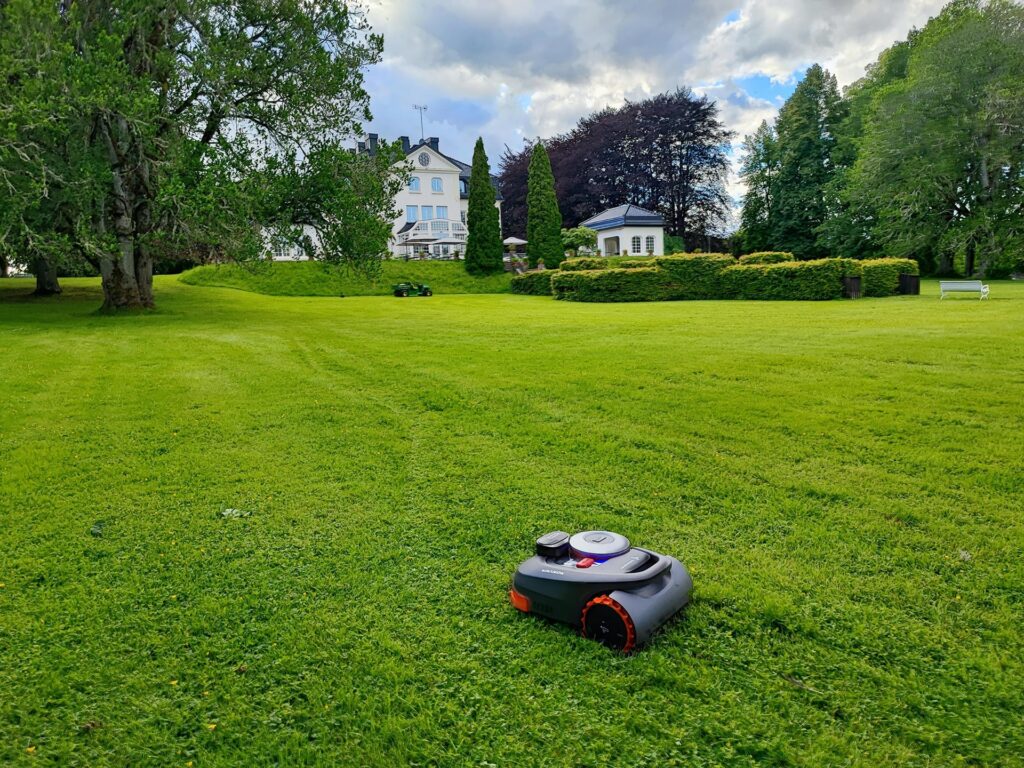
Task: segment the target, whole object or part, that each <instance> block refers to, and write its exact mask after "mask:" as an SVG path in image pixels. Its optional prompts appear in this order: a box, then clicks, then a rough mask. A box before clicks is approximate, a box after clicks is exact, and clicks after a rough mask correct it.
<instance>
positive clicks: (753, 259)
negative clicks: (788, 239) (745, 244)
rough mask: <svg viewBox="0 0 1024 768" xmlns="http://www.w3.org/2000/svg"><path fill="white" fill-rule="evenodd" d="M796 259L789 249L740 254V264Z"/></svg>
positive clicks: (776, 262)
mask: <svg viewBox="0 0 1024 768" xmlns="http://www.w3.org/2000/svg"><path fill="white" fill-rule="evenodd" d="M784 261H794V259H793V254H792V253H788V252H787V251H759V252H757V253H748V254H747V255H746V256H740V264H781V263H782V262H784Z"/></svg>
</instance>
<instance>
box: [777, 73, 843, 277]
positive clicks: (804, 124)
mask: <svg viewBox="0 0 1024 768" xmlns="http://www.w3.org/2000/svg"><path fill="white" fill-rule="evenodd" d="M842 111H843V104H842V100H841V98H840V96H839V86H838V84H837V83H836V77H835V75H833V74H832V73H830V72H829V71H828V70H827V69H823V68H822V67H821V66H820V65H818V64H815V65H814V66H813V67H811V68H810V69H808V70H807V74H806V75H805V76H804V79H803V80H802V81H801V82H800V85H798V86H797V87H796V90H795V91H793V95H792V96H790V97H789V99H788V100H787V101H786V103H785V104H784V105H783V107H782V109H781V110H780V111H779V119H778V121H777V123H776V131H777V134H778V139H777V142H778V143H777V146H778V161H779V172H778V186H777V190H778V194H777V197H776V199H775V200H774V210H773V212H772V219H773V222H772V227H771V240H772V244H773V246H774V249H775V250H779V251H789V252H791V253H794V254H796V256H797V257H798V258H801V259H814V258H819V257H821V256H827V255H828V254H827V253H825V249H824V247H823V244H821V243H819V242H818V230H819V228H820V227H821V226H822V224H823V223H824V222H825V219H826V217H827V214H828V211H827V200H826V194H825V192H826V188H827V185H828V183H829V182H830V181H831V180H832V178H833V176H834V175H835V166H834V164H833V160H832V154H833V148H834V146H835V135H836V130H835V129H836V126H837V125H838V123H839V121H840V120H841V118H842Z"/></svg>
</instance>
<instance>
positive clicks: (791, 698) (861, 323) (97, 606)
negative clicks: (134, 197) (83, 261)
mask: <svg viewBox="0 0 1024 768" xmlns="http://www.w3.org/2000/svg"><path fill="white" fill-rule="evenodd" d="M65 283H66V285H67V286H68V289H67V291H66V293H65V295H64V296H63V297H61V298H57V299H50V300H43V301H33V300H27V299H24V298H21V297H20V294H23V293H24V292H26V291H27V290H28V289H29V284H28V283H27V282H26V281H13V280H7V281H0V328H2V334H3V336H2V338H3V340H4V346H3V357H2V361H3V362H2V366H0V392H2V394H3V398H4V399H3V406H2V408H0V521H2V528H0V585H2V586H0V692H2V693H0V764H5V765H8V764H12V765H19V764H22V765H34V766H41V765H53V766H105V765H114V766H149V765H153V766H186V765H190V764H191V765H193V766H195V768H204V767H205V766H264V765H266V766H270V765H280V766H285V765H287V766H292V765H324V766H333V765H351V766H399V765H419V766H427V765H437V766H463V765H465V766H595V767H597V766H638V767H639V766H703V765H755V764H760V765H801V766H822V765H844V766H848V765H858V766H879V765H921V766H945V765H956V766H960V765H964V766H966V765H1002V766H1012V765H1021V762H1022V759H1021V755H1024V629H1022V621H1024V611H1022V608H1024V605H1022V603H1024V560H1022V555H1021V553H1022V549H1024V521H1022V513H1024V469H1022V463H1024V462H1022V458H1024V406H1022V403H1024V284H1020V283H1018V284H1011V283H995V284H993V286H992V295H993V298H992V299H991V300H990V301H988V302H979V301H978V300H976V299H969V298H955V299H951V300H947V301H943V302H941V303H940V302H939V300H938V298H937V286H936V284H935V283H934V282H926V284H925V287H924V293H925V295H923V296H921V297H904V298H892V299H862V300H858V301H834V302H827V303H789V302H763V303H753V302H736V301H734V302H690V303H653V304H642V305H640V304H633V305H605V304H572V303H564V302H557V301H553V300H551V299H547V298H534V297H522V296H513V295H508V294H501V295H489V296H444V295H437V296H434V297H433V298H431V299H417V300H408V299H407V300H398V299H393V298H374V297H366V298H345V299H338V298H274V297H267V296H261V295H257V294H255V293H245V292H240V291H234V290H223V289H214V288H197V287H192V286H188V285H184V284H181V283H179V282H178V281H177V280H176V279H174V278H158V284H157V299H158V302H159V306H160V309H159V311H158V312H156V313H153V314H149V315H143V316H131V317H109V316H100V315H96V314H94V310H95V309H96V307H98V306H99V303H100V300H99V295H98V292H97V288H96V285H95V281H90V280H78V281H75V280H68V281H65ZM229 508H230V509H236V510H242V513H244V515H247V516H239V517H231V516H228V517H225V516H224V515H223V511H224V510H225V509H229ZM591 527H595V528H611V529H613V530H618V531H620V532H622V533H624V534H626V535H627V536H629V537H630V539H632V540H633V541H634V542H635V543H637V544H641V545H646V546H649V547H652V548H654V549H657V550H660V551H663V552H667V553H671V554H675V555H678V556H679V557H680V558H681V559H682V560H683V561H684V562H686V563H687V565H688V566H689V567H690V569H691V571H692V573H693V577H694V582H695V593H694V602H693V603H692V605H691V606H690V607H689V608H688V609H687V610H686V611H685V613H684V614H683V615H682V617H681V619H680V620H678V621H676V622H674V623H672V624H671V625H670V626H669V627H668V628H667V629H666V631H664V632H662V633H661V634H660V635H659V636H658V637H657V638H656V640H655V642H654V643H653V644H652V645H651V646H650V647H649V648H648V649H647V650H645V651H643V652H641V653H638V654H636V655H633V656H630V657H621V656H618V655H615V654H613V653H610V652H609V651H607V650H606V649H604V648H603V647H601V646H599V645H597V644H594V643H591V642H588V641H585V640H583V639H581V638H578V637H577V636H575V635H574V634H573V633H572V632H571V631H570V630H569V629H567V628H564V627H560V626H556V625H550V624H546V623H544V622H543V621H540V620H537V619H534V618H532V617H527V616H523V615H521V614H518V613H517V612H516V611H514V610H513V609H512V608H511V607H510V606H509V605H508V601H507V588H508V585H509V579H510V576H511V574H512V572H513V570H514V568H515V566H516V565H517V563H518V562H519V561H520V560H521V559H523V558H525V557H526V556H528V555H529V554H530V552H531V545H532V542H533V539H534V538H535V537H536V536H537V535H539V534H541V533H544V532H546V531H548V530H551V529H555V528H562V529H565V530H569V531H574V530H580V529H584V528H591Z"/></svg>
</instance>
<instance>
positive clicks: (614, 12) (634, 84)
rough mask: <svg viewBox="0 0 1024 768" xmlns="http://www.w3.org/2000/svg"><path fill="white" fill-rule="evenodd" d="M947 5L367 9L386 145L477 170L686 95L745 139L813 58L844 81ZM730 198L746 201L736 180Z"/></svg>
mask: <svg viewBox="0 0 1024 768" xmlns="http://www.w3.org/2000/svg"><path fill="white" fill-rule="evenodd" d="M942 5H943V0H445V2H437V1H436V0H368V6H369V8H368V9H369V16H370V22H371V24H372V26H373V27H374V29H375V30H376V31H378V32H381V33H382V34H383V35H384V61H383V62H382V63H381V64H379V65H377V66H375V67H373V68H371V70H370V72H369V74H368V78H367V80H368V89H369V92H370V95H371V99H372V102H371V108H372V110H373V113H374V120H373V122H372V123H371V124H370V126H368V129H369V130H371V131H375V132H377V133H380V134H381V135H382V136H385V137H387V138H396V137H398V136H399V135H403V134H404V135H408V136H410V137H412V138H413V139H414V140H415V139H418V138H419V135H420V127H419V114H418V113H417V112H416V111H415V110H414V109H413V104H426V105H427V106H428V110H427V112H426V114H425V126H424V130H425V133H426V135H427V136H438V137H440V139H441V149H442V151H445V152H446V153H447V154H450V155H453V156H454V157H457V158H459V159H463V160H466V161H468V160H469V159H470V158H471V156H472V149H473V142H474V141H475V140H476V137H477V136H483V137H484V142H485V144H486V147H487V150H488V155H489V156H490V158H491V163H492V167H494V166H496V165H497V161H498V158H499V157H500V155H501V151H502V149H503V148H504V146H505V145H506V144H507V145H508V146H510V147H513V148H518V147H520V146H521V145H522V142H523V139H524V138H533V137H536V136H541V137H546V136H551V135H552V134H555V133H559V132H562V131H565V130H566V129H568V128H570V127H571V126H572V125H573V124H575V122H576V121H577V120H578V119H579V118H580V117H582V116H584V115H586V114H589V113H590V112H593V111H595V110H598V109H601V108H603V107H605V106H618V105H620V104H622V103H623V101H625V100H627V99H633V100H635V99H641V98H644V97H646V96H648V95H652V94H656V93H659V92H662V91H666V90H669V89H672V88H675V87H676V86H689V87H691V88H693V89H694V90H696V91H698V92H701V93H706V94H707V95H709V96H710V97H712V98H714V99H715V100H716V101H717V102H718V104H719V107H720V109H721V114H722V117H723V119H724V120H725V123H726V124H727V125H728V126H729V128H731V129H732V130H734V131H735V132H736V133H737V139H736V141H737V143H738V142H739V141H740V140H741V139H742V137H743V134H744V133H750V132H751V131H753V129H754V128H756V127H757V125H758V124H759V123H760V122H761V120H762V119H764V118H772V117H773V116H774V115H775V114H776V112H777V110H778V108H779V105H780V104H781V103H782V102H783V101H784V100H785V98H786V97H787V96H788V95H789V94H790V93H791V92H792V90H793V88H794V87H795V85H796V82H797V81H798V79H799V77H800V76H801V75H802V73H803V71H804V70H805V69H806V68H807V67H808V66H809V65H811V64H813V63H815V62H819V63H821V64H822V65H823V66H825V67H827V68H828V69H830V70H831V71H833V72H834V73H835V74H836V76H837V77H838V78H839V83H840V85H841V86H843V85H847V84H849V83H850V82H852V81H853V80H855V79H857V78H858V77H859V76H860V75H861V74H862V72H863V70H864V67H865V66H866V65H867V64H868V63H870V62H871V61H873V60H874V59H875V57H876V56H877V55H878V53H879V52H880V51H881V50H882V49H884V48H885V47H887V46H888V45H890V44H891V43H892V42H893V41H895V40H898V39H902V38H904V37H905V36H906V34H907V31H908V30H909V29H910V28H911V27H913V26H918V27H920V26H923V25H924V23H925V22H926V21H927V20H928V18H929V17H930V16H932V15H934V14H936V13H937V12H938V11H939V9H940V8H941V7H942ZM730 190H731V191H732V192H733V194H734V195H737V196H738V195H741V194H742V191H743V190H742V187H741V186H740V185H739V183H738V181H737V180H736V179H735V178H733V179H732V180H731V181H730Z"/></svg>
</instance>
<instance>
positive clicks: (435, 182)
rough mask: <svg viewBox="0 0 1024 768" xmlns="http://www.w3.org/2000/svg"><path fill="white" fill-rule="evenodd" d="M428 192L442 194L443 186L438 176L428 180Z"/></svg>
mask: <svg viewBox="0 0 1024 768" xmlns="http://www.w3.org/2000/svg"><path fill="white" fill-rule="evenodd" d="M430 191H431V192H444V184H443V183H442V182H441V177H440V176H435V177H434V178H432V179H431V180H430Z"/></svg>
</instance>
